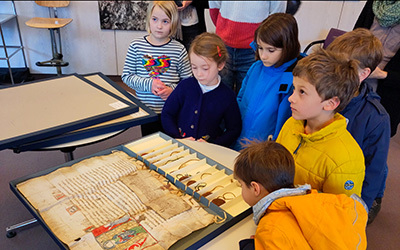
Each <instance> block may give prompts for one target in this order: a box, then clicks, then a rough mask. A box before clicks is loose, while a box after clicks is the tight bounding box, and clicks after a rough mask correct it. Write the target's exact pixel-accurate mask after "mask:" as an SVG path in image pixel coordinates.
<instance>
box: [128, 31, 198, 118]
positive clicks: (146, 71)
mask: <svg viewBox="0 0 400 250" xmlns="http://www.w3.org/2000/svg"><path fill="white" fill-rule="evenodd" d="M146 38H147V36H145V37H141V38H137V39H134V40H133V41H132V42H131V44H130V45H129V48H128V52H127V54H126V59H125V65H124V69H123V71H122V76H121V78H122V81H123V82H124V83H125V84H126V85H128V86H129V87H130V88H132V89H134V90H135V92H136V96H137V97H138V98H139V99H140V100H141V101H142V102H143V103H144V104H145V105H146V106H148V107H149V108H151V109H152V110H154V112H156V113H158V114H160V113H161V111H162V108H163V106H164V100H163V99H161V97H159V96H156V95H154V94H153V93H152V92H151V85H152V83H153V79H154V78H159V79H160V80H161V81H162V82H163V83H165V85H167V86H169V87H171V88H172V89H175V87H176V85H177V84H178V83H179V82H180V81H181V80H183V79H186V78H188V77H190V76H192V71H191V67H190V62H189V57H188V54H187V52H186V49H185V47H184V46H183V45H182V44H181V43H179V42H178V41H176V40H173V39H171V40H170V41H169V42H167V43H166V44H163V45H159V46H155V45H152V44H150V43H149V42H148V41H147V39H146Z"/></svg>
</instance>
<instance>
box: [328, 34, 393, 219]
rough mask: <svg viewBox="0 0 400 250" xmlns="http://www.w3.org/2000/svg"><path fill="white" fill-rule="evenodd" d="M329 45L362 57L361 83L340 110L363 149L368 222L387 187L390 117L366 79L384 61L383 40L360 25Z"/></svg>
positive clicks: (337, 49)
mask: <svg viewBox="0 0 400 250" xmlns="http://www.w3.org/2000/svg"><path fill="white" fill-rule="evenodd" d="M327 49H328V50H331V51H340V52H342V53H345V54H347V55H349V56H350V58H352V59H356V60H358V61H360V70H359V77H360V82H361V84H360V87H359V89H358V91H357V92H356V95H355V96H354V97H353V99H351V101H350V103H349V104H348V105H347V106H346V108H345V109H344V110H343V111H341V112H340V113H341V114H342V115H343V116H344V117H346V118H347V119H348V124H347V130H348V131H349V132H350V133H351V135H352V136H353V137H354V139H355V140H356V141H357V143H358V145H359V146H360V147H361V149H362V151H363V153H364V160H365V179H364V183H363V186H362V191H361V198H362V199H363V200H364V201H365V203H366V204H367V206H368V208H369V209H370V212H369V218H368V223H371V222H372V221H373V219H374V218H375V216H376V214H377V212H378V211H376V213H375V210H376V209H375V210H374V209H371V207H372V204H373V203H375V204H376V205H375V207H380V204H381V200H382V197H383V193H384V189H385V182H386V177H387V171H388V166H387V163H386V160H387V155H388V151H389V141H390V120H389V115H388V114H387V112H386V111H385V109H384V108H383V106H382V105H381V103H380V102H379V100H380V97H379V96H378V95H377V94H376V93H375V92H373V91H372V89H371V88H370V87H369V86H368V84H366V83H365V81H364V80H365V79H366V78H367V77H368V76H369V75H370V74H371V72H372V71H374V70H375V68H376V67H377V66H378V64H379V63H380V62H381V60H382V54H383V50H382V44H381V42H380V41H379V39H378V38H377V37H376V36H374V35H373V34H372V33H371V31H369V30H367V29H363V28H358V29H355V30H353V31H351V32H347V33H345V34H344V35H341V36H339V37H337V38H336V39H335V40H334V41H333V42H332V43H331V44H330V45H329V46H328V48H327ZM374 201H375V202H374Z"/></svg>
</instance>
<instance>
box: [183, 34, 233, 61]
mask: <svg viewBox="0 0 400 250" xmlns="http://www.w3.org/2000/svg"><path fill="white" fill-rule="evenodd" d="M191 52H193V53H195V54H196V55H199V56H204V57H206V58H211V59H212V60H213V61H215V62H216V63H217V65H220V64H221V63H225V62H226V61H227V60H228V58H229V54H228V50H227V49H226V47H225V44H224V41H222V39H221V38H220V37H219V36H218V35H217V34H214V33H209V32H204V33H202V34H200V35H198V36H196V38H195V39H194V40H193V41H192V43H191V44H190V48H189V54H190V53H191Z"/></svg>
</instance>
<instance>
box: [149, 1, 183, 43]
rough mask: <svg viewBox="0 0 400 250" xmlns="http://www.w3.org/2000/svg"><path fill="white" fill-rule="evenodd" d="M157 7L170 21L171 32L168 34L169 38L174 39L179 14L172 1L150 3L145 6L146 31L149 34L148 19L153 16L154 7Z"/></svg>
mask: <svg viewBox="0 0 400 250" xmlns="http://www.w3.org/2000/svg"><path fill="white" fill-rule="evenodd" d="M155 6H158V7H160V9H161V10H162V11H164V13H165V14H166V15H167V17H168V18H169V19H170V20H171V31H170V32H169V36H170V37H175V35H176V32H177V31H178V26H179V14H178V7H177V6H176V4H175V2H174V1H151V2H150V3H149V5H148V6H147V17H146V30H147V32H148V33H149V34H150V33H151V31H150V18H151V15H152V14H153V10H154V7H155Z"/></svg>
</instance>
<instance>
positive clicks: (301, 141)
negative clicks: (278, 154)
mask: <svg viewBox="0 0 400 250" xmlns="http://www.w3.org/2000/svg"><path fill="white" fill-rule="evenodd" d="M302 143H303V138H301V140H300V143H299V145H298V146H297V148H296V149H295V150H294V152H293V154H294V155H295V154H297V151H298V150H299V148H300V147H301V144H302Z"/></svg>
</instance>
